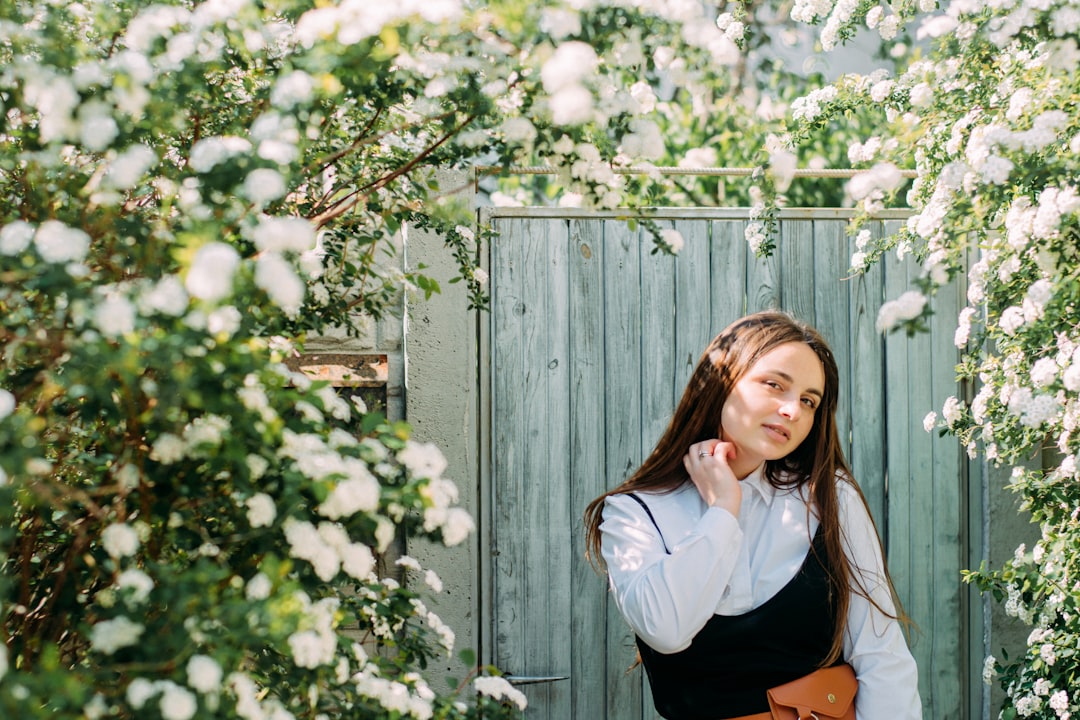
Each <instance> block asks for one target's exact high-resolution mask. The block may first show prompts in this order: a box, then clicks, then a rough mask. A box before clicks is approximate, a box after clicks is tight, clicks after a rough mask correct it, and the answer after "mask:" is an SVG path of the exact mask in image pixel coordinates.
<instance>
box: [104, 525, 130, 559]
mask: <svg viewBox="0 0 1080 720" xmlns="http://www.w3.org/2000/svg"><path fill="white" fill-rule="evenodd" d="M101 544H102V545H103V546H104V548H105V552H107V553H108V554H109V555H110V556H111V557H113V558H122V557H130V556H132V555H134V554H135V552H136V551H137V550H138V549H139V534H138V533H137V532H136V531H135V528H133V527H131V526H130V525H128V524H127V523H115V524H113V525H110V526H108V527H107V528H105V529H104V530H102V531H101Z"/></svg>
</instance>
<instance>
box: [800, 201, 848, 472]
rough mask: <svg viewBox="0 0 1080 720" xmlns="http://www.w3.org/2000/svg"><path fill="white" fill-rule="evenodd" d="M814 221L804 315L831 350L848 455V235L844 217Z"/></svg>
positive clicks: (839, 427)
mask: <svg viewBox="0 0 1080 720" xmlns="http://www.w3.org/2000/svg"><path fill="white" fill-rule="evenodd" d="M804 222H806V223H807V224H811V223H812V224H813V236H814V254H813V257H812V258H811V263H812V265H811V268H812V270H808V272H812V274H813V285H814V301H813V302H814V307H813V314H812V315H808V316H806V319H807V320H808V321H809V322H812V323H813V324H814V327H816V328H817V330H818V332H820V333H821V334H822V336H823V337H824V338H825V340H826V342H828V343H829V347H831V348H832V350H833V357H834V358H835V359H836V367H837V371H838V374H839V378H840V387H839V388H838V390H839V393H840V398H839V402H838V404H837V408H836V429H837V433H838V434H839V437H840V442H841V444H842V446H843V448H844V455H845V456H846V457H848V458H850V457H851V411H850V409H851V398H852V396H853V392H854V390H853V388H852V387H851V351H850V350H849V349H848V347H847V339H848V337H849V335H850V334H851V324H850V323H851V321H850V318H849V314H848V282H847V281H846V280H845V277H846V275H847V272H846V270H847V266H848V255H847V236H846V234H845V232H844V230H845V224H846V223H845V222H844V221H843V220H813V221H810V220H807V221H804Z"/></svg>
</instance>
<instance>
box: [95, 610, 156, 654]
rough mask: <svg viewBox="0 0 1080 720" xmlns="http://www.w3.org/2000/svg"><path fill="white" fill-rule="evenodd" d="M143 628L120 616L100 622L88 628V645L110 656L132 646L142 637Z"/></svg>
mask: <svg viewBox="0 0 1080 720" xmlns="http://www.w3.org/2000/svg"><path fill="white" fill-rule="evenodd" d="M144 630H146V628H145V626H143V625H141V624H140V623H136V622H132V621H131V620H129V619H128V618H126V617H124V616H123V615H120V616H118V617H115V618H112V619H111V620H102V621H101V622H99V623H98V624H96V625H94V626H93V627H92V628H90V645H91V646H92V647H93V648H94V649H95V650H97V651H98V652H100V653H104V654H106V655H112V654H113V653H115V652H116V651H117V650H119V649H121V648H125V647H129V646H131V645H134V644H135V643H137V642H138V641H139V638H140V637H142V634H143V631H144Z"/></svg>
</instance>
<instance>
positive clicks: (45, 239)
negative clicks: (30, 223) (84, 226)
mask: <svg viewBox="0 0 1080 720" xmlns="http://www.w3.org/2000/svg"><path fill="white" fill-rule="evenodd" d="M34 249H36V250H37V252H38V255H40V256H41V259H42V260H44V261H45V262H50V263H68V262H82V261H83V260H84V259H86V254H87V252H89V250H90V236H89V235H87V234H86V233H85V232H83V231H82V230H80V229H78V228H73V227H69V226H67V225H65V224H64V223H62V222H60V221H59V220H46V221H45V222H43V223H41V226H40V227H38V229H37V233H35V235H34Z"/></svg>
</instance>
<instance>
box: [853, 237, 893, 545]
mask: <svg viewBox="0 0 1080 720" xmlns="http://www.w3.org/2000/svg"><path fill="white" fill-rule="evenodd" d="M881 232H882V226H881V223H874V224H873V226H872V228H871V234H872V235H873V236H875V237H878V238H880V237H881ZM847 249H848V257H849V258H850V256H851V254H852V253H854V252H855V242H854V239H851V240H850V241H849V244H848V248H847ZM844 265H845V266H846V265H847V263H846V262H845V263H844ZM884 281H885V267H884V263H878V264H876V265H874V266H873V267H872V268H870V269H869V270H867V271H866V272H864V273H862V274H859V275H856V276H855V277H853V278H852V279H851V280H849V281H848V303H849V327H850V333H851V334H850V336H849V339H848V343H847V347H848V356H849V358H850V362H851V367H850V371H849V373H850V378H851V380H850V384H849V385H850V388H851V392H850V393H849V395H848V406H849V413H850V418H851V455H850V456H849V460H850V462H851V471H852V472H853V473H855V480H856V481H857V482H858V483H859V487H860V488H862V491H863V495H865V496H866V501H867V503H868V504H869V505H870V514H871V515H872V516H873V518H874V522H875V524H877V528H878V532H879V533H881V534H882V539H883V540H885V539H886V519H887V518H886V514H885V471H886V467H887V464H886V444H885V437H886V432H887V430H888V427H887V418H886V415H885V377H884V376H883V372H884V363H885V357H884V349H885V342H884V339H883V338H882V336H881V333H879V332H878V331H877V328H876V323H877V311H878V308H880V307H881V303H882V300H883V297H884V292H885V288H884Z"/></svg>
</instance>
